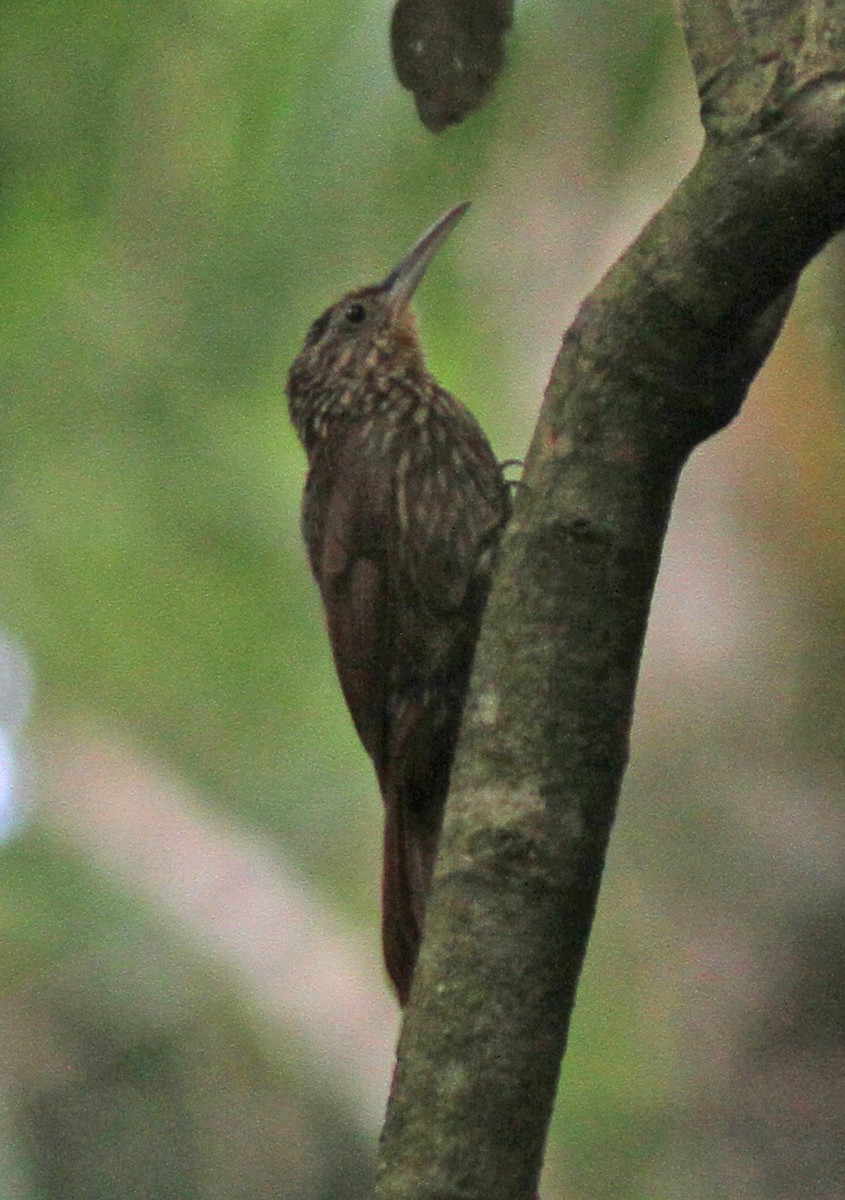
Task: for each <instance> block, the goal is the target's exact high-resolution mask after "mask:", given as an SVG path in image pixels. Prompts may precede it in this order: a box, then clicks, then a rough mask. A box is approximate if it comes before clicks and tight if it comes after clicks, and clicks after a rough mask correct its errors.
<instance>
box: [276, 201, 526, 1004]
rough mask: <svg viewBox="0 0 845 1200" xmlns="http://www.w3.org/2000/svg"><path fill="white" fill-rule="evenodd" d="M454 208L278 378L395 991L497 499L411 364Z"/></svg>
mask: <svg viewBox="0 0 845 1200" xmlns="http://www.w3.org/2000/svg"><path fill="white" fill-rule="evenodd" d="M468 207H469V204H468V203H463V204H459V205H457V206H456V207H455V208H452V209H450V210H449V211H448V212H447V213H445V214H444V215H443V216H442V217H441V218H440V219H439V220H438V221H436V222H435V223H434V224H433V225H432V226H431V228H430V229H428V230H427V232H426V233H424V234H423V236H422V237H421V238H420V239H419V240H418V241H417V242H416V243H415V245H414V246H413V247H412V248H411V249H410V250H409V251H408V253H407V254H406V255H405V256H404V257H403V258H402V259H401V261H400V262H399V263H398V265H397V266H396V267H394V269H393V270H392V271H390V273H389V274H388V275H387V277H386V278H385V279H384V280H383V281H382V282H381V283H376V284H373V285H370V286H367V287H360V288H357V289H355V290H353V291H350V292H348V293H347V294H346V295H344V296H343V297H342V298H341V299H340V300H338V301H337V302H336V303H334V304H332V305H331V306H330V307H329V308H327V309H326V310H325V311H324V312H323V313H322V314H321V315H320V316H319V317H318V318H317V319H316V320H315V321H314V322H313V324H312V325H311V327H310V328H309V330H308V333H307V335H306V337H305V341H304V345H303V346H302V349H301V350H300V352H299V354H298V355H297V356H296V358H295V359H294V361H293V363H292V365H291V367H290V371H289V374H288V379H287V387H286V391H287V396H288V408H289V414H290V418H291V421H292V424H293V426H294V428H295V430H296V432H297V434H298V436H299V439H300V441H301V443H302V446H303V448H304V450H305V453H306V457H307V460H308V470H307V477H306V482H305V489H304V496H303V504H302V521H301V524H302V533H303V537H304V540H305V544H306V548H307V553H308V558H309V561H310V566H311V570H312V572H313V575H314V577H315V580H316V582H317V585H318V587H319V591H320V594H321V598H322V602H323V607H324V610H325V619H326V625H327V629H328V635H329V640H330V642H331V648H332V654H333V657H334V663H335V667H336V670H337V674H338V678H339V681H340V685H341V689H342V691H343V695H344V697H345V700H346V703H347V706H348V708H349V711H350V714H351V716H352V720H353V723H354V725H355V728H356V730H357V732H358V736H359V737H360V739H361V742H362V743H363V745H364V748H365V749H366V751H367V753H368V754H369V756H370V758H371V759H372V762H373V766H374V768H375V773H376V778H377V780H378V785H379V789H380V792H381V796H382V800H383V804H384V856H383V869H382V946H383V952H384V959H385V965H386V968H387V973H388V976H389V977H390V980H391V982H392V984H393V987H394V989H395V991H396V994H397V997H398V1000H399V1003H400V1005H401V1006H403V1007H404V1005H405V1004H406V1003H407V1001H408V997H409V994H410V989H411V982H412V979H413V975H414V968H415V965H416V961H417V955H418V951H419V946H420V942H421V939H422V933H423V925H424V920H425V906H426V898H427V895H428V891H429V887H430V884H431V877H432V871H433V866H434V860H435V857H436V853H437V844H438V840H439V836H440V830H441V824H442V819H443V809H444V804H445V800H446V795H447V792H448V790H449V777H450V771H451V766H452V758H453V755H454V751H455V746H456V742H457V737H458V733H459V730H460V722H461V715H462V711H463V707H464V701H465V698H466V693H467V687H468V683H469V676H470V671H471V668H472V662H473V656H474V652H475V644H476V641H477V638H478V633H479V629H480V625H481V619H482V616H483V612H484V608H485V605H486V602H487V597H488V593H489V590H490V584H491V579H492V574H493V570H494V567H495V562H496V557H497V550H498V545H499V541H500V538H501V534H502V531H503V529H504V527H505V525H506V523H507V521H508V519H509V516H510V510H511V500H510V495H511V493H510V487H509V484H508V483H507V482H506V480H505V478H504V474H503V469H502V466H501V465H500V463H499V462H498V460H497V458H496V456H495V454H494V452H493V450H492V448H491V446H490V443H489V441H488V440H487V437H486V435H485V434H484V432H483V430H482V429H481V427H480V425H479V424H478V422H477V421H476V419H475V417H474V416H473V415H472V414H471V413H470V411H469V410H468V409H467V408H465V407H464V405H463V404H461V403H460V402H459V401H458V400H456V399H455V397H454V396H452V395H451V394H450V393H449V392H448V391H446V390H445V389H444V388H443V387H441V386H440V384H438V382H437V381H436V379H435V378H434V376H433V375H432V374H431V373H430V371H429V370H428V368H427V367H426V364H425V359H424V356H423V350H422V345H421V341H420V337H419V333H418V331H417V325H416V318H415V314H414V311H413V308H412V305H411V301H412V299H413V296H414V293H415V291H416V289H417V287H418V285H419V284H420V282H421V280H422V279H423V277H424V275H425V274H426V271H427V269H428V268H429V266H430V264H431V262H432V260H433V259H434V257H435V255H436V254H437V252H438V250H439V249H440V248H441V246H442V245H443V244H444V242H445V241H446V240H447V238H448V237H449V235H450V234H451V232H452V230H453V229H454V227H455V225H456V224H457V222H458V221H459V220H460V219H461V217H462V216H463V215H464V213H465V212H466V210H467V208H468Z"/></svg>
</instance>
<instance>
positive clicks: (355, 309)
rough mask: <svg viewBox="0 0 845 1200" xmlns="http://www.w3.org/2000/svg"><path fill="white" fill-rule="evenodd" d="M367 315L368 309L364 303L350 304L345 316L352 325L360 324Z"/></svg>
mask: <svg viewBox="0 0 845 1200" xmlns="http://www.w3.org/2000/svg"><path fill="white" fill-rule="evenodd" d="M366 315H367V310H366V308H364V306H363V304H350V305H349V308H347V310H346V312H345V314H344V316H345V317H346V320H347V321H348V322H349V324H350V325H360V324H361V322H362V321H363V320H364V318H365V317H366Z"/></svg>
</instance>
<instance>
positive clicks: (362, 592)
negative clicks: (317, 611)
mask: <svg viewBox="0 0 845 1200" xmlns="http://www.w3.org/2000/svg"><path fill="white" fill-rule="evenodd" d="M350 434H351V435H352V436H349V437H348V438H347V439H346V442H345V445H344V447H343V449H342V450H341V451H340V452H339V453H337V454H333V455H331V457H329V456H326V457H325V459H322V460H317V461H315V463H314V464H313V466H312V474H313V476H314V477H313V479H312V478H309V487H310V490H311V491H312V492H313V493H315V494H320V495H321V497H322V499H321V503H320V509H321V520H320V528H319V530H317V531H315V536H314V539H313V544H312V545H311V546H310V547H309V548H310V549H311V562H312V567H313V570H314V574H315V576H316V579H317V583H318V585H319V588H320V592H321V594H322V599H323V605H324V608H325V612H326V623H327V625H328V632H329V638H330V640H331V646H332V653H333V655H334V661H335V666H336V668H337V674H338V678H339V680H340V685H341V688H342V689H343V694H344V697H345V699H346V703H347V705H348V706H349V711H350V713H351V715H352V719H353V721H354V723H355V728H356V729H357V731H358V736H359V737H360V738H361V741H362V742H363V744H364V747H365V749H366V750H367V752H368V754H369V755H370V757H371V758H372V760H373V762H374V764H375V767H376V772H377V774H378V775H379V780H380V782H381V778H382V774H383V771H384V768H385V765H386V763H385V756H386V754H387V749H388V748H387V744H386V738H387V731H386V714H387V694H388V686H389V675H390V662H389V656H390V644H391V636H392V635H391V625H392V614H391V611H390V604H389V601H388V589H387V583H388V581H387V564H386V559H385V547H384V529H385V523H386V521H387V519H388V512H389V508H388V506H389V503H390V496H389V490H388V488H387V486H386V484H385V482H384V480H380V479H378V478H376V477H374V475H375V473H374V472H373V471H372V470H371V469H369V466H368V464H369V461H370V460H369V456H368V455H367V454H366V453H363V452H361V449H360V448H359V447H358V446H357V445H356V444H355V442H356V439H355V437H354V431H350Z"/></svg>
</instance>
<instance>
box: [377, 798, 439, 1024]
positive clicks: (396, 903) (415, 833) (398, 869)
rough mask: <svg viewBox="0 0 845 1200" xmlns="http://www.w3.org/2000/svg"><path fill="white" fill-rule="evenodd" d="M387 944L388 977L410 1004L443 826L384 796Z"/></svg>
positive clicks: (404, 801) (384, 930)
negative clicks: (420, 816) (433, 824)
mask: <svg viewBox="0 0 845 1200" xmlns="http://www.w3.org/2000/svg"><path fill="white" fill-rule="evenodd" d="M384 814H385V820H384V866H383V871H382V926H381V932H382V945H383V948H384V961H385V965H386V966H387V973H388V975H389V976H390V979H391V982H392V983H393V986H394V987H395V989H396V994H397V996H398V997H399V1003H400V1004H401V1005H403V1006H404V1005H405V1004H406V1003H407V1000H408V996H409V994H410V991H411V981H412V979H413V977H414V968H415V967H416V964H417V955H418V953H419V948H420V942H421V940H422V931H423V922H424V920H425V905H426V899H427V896H428V891H429V887H430V884H431V875H432V871H433V870H434V860H435V858H436V856H437V842H438V838H439V833H440V829H439V822H437V824H436V826H435V827H434V828H432V823H431V820H430V819H429V820H428V821H420V819H419V817H418V816H417V814H415V813H414V811H413V810H412V809H411V807H410V806H409V805H408V802H407V799H406V798H404V797H402V796H401V795H398V794H397V793H396V791H393V792H392V794H391V792H390V791H387V792H386V794H385V796H384Z"/></svg>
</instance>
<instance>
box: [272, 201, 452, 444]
mask: <svg viewBox="0 0 845 1200" xmlns="http://www.w3.org/2000/svg"><path fill="white" fill-rule="evenodd" d="M468 208H469V204H468V203H464V204H459V205H458V206H457V207H456V208H453V209H450V211H449V212H447V213H446V214H445V215H444V216H442V217H441V218H440V220H439V221H436V222H435V224H434V225H432V227H431V228H430V229H429V230H428V231H427V232H426V233H424V234H423V236H422V237H421V238H420V240H419V241H418V242H417V243H416V244H415V245H414V246H413V247H412V248H411V249H410V250H409V251H408V253H407V254H406V255H405V257H404V258H403V259H402V260H401V262H399V263H398V264H397V266H396V267H394V269H393V270H392V271H391V272H390V274H389V275H388V276H387V278H386V279H385V280H384V281H383V282H382V283H379V284H374V285H372V286H370V287H363V288H357V289H356V290H355V291H352V292H349V293H348V294H347V295H345V296H343V297H342V299H340V300H338V301H337V302H336V303H335V304H332V305H331V307H329V308H327V309H326V310H325V312H324V313H322V314H321V315H320V316H319V317H318V318H317V320H316V321H314V322H313V324H312V325H311V328H310V329H309V330H308V333H307V334H306V337H305V344H304V345H303V347H302V349H301V350H300V352H299V354H298V355H297V356H296V358H295V359H294V362H293V364H292V366H291V369H290V374H289V376H288V384H287V393H288V398H289V401H290V413H291V419H292V421H293V423H294V425H295V426H296V428H297V431H298V432H299V435H300V437H301V438H302V439H303V441H304V442H305V443H306V445H307V444H308V443H309V442H310V440H311V438H312V437H313V433H314V430H313V429H312V428H310V426H311V425H312V424H313V423H314V422H316V421H322V422H323V427H325V421H326V419H330V417H331V416H332V414H333V413H335V412H336V413H337V415H341V413H342V412H344V411H349V409H350V408H351V407H353V406H355V407H356V408H361V409H362V411H363V407H364V406H365V405H366V402H367V397H368V395H369V394H370V393H371V392H379V391H381V392H383V391H385V390H386V389H387V388H389V386H390V385H391V382H392V381H395V380H397V379H400V378H401V377H403V376H413V374H414V373H415V372H416V373H419V372H422V371H423V370H424V363H423V353H422V347H421V345H420V340H419V336H418V334H417V328H416V319H415V317H414V311H413V308H412V306H411V300H412V299H413V296H414V293H415V291H416V290H417V287H418V286H419V284H420V282H421V281H422V279H423V276H424V275H425V273H426V271H427V270H428V268H429V266H430V265H431V262H432V260H433V259H434V256H435V255H436V253H437V251H438V250H439V249H440V247H441V246H442V245H443V243H444V242H445V241H446V239H447V238H448V236H449V234H450V233H451V232H452V230H453V229H454V227H455V225H456V224H457V223H458V221H459V220H460V219H461V217H462V216H463V215H464V213H465V212H466V210H467V209H468Z"/></svg>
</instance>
